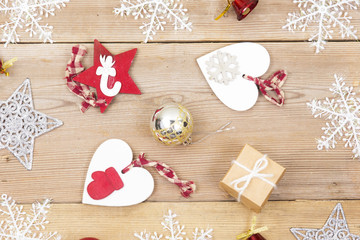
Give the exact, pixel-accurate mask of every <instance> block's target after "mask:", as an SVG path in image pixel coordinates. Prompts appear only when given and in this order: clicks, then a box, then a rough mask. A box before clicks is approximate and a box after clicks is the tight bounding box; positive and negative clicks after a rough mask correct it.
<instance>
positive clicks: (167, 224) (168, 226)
mask: <svg viewBox="0 0 360 240" xmlns="http://www.w3.org/2000/svg"><path fill="white" fill-rule="evenodd" d="M176 217H177V215H176V214H175V213H173V212H172V211H171V210H169V212H168V214H167V215H164V221H163V222H161V225H162V226H163V229H164V230H166V231H167V233H168V234H167V235H166V236H165V238H164V239H167V240H185V239H186V240H189V238H187V237H186V232H185V231H184V229H185V226H184V225H180V223H179V221H177V220H176ZM212 232H213V229H201V230H200V229H198V228H195V231H194V232H193V236H192V238H191V239H192V240H210V239H212ZM134 236H135V237H136V238H137V239H139V240H162V239H163V235H162V234H158V233H157V232H154V233H150V232H147V231H146V230H145V231H143V232H140V233H135V234H134Z"/></svg>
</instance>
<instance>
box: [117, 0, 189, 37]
mask: <svg viewBox="0 0 360 240" xmlns="http://www.w3.org/2000/svg"><path fill="white" fill-rule="evenodd" d="M114 13H115V15H120V16H130V15H131V16H133V17H134V18H135V20H137V19H138V18H144V19H145V18H146V19H148V22H145V21H144V22H143V25H142V26H141V27H140V30H142V31H143V34H144V35H145V40H144V42H145V43H147V42H148V41H149V40H153V36H154V35H155V34H156V32H157V31H158V30H161V31H164V29H165V25H166V21H167V20H168V21H169V22H171V23H172V25H173V26H174V30H175V31H176V30H178V29H180V30H183V29H186V30H188V31H190V32H191V31H192V29H191V22H189V17H188V15H187V14H186V13H187V9H186V8H184V7H183V5H182V3H180V0H121V7H120V8H114Z"/></svg>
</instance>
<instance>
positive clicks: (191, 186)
mask: <svg viewBox="0 0 360 240" xmlns="http://www.w3.org/2000/svg"><path fill="white" fill-rule="evenodd" d="M133 167H153V168H155V169H156V171H157V172H158V173H159V174H160V176H162V177H164V178H166V179H167V180H168V181H169V182H171V183H173V184H175V185H176V186H178V187H179V188H180V192H181V195H182V196H183V197H185V198H189V197H190V195H191V194H192V193H193V192H194V191H195V189H196V185H195V183H194V182H193V181H184V180H181V179H179V177H178V176H177V175H176V173H175V171H174V170H173V169H172V168H171V167H169V166H168V165H167V164H165V163H162V162H158V161H151V160H148V159H146V158H145V154H144V153H141V154H140V155H139V157H138V158H137V159H136V160H134V161H132V162H131V163H130V164H129V165H128V166H127V167H126V168H124V169H123V170H122V173H123V174H125V173H127V172H128V171H130V169H132V168H133Z"/></svg>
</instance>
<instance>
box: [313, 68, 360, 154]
mask: <svg viewBox="0 0 360 240" xmlns="http://www.w3.org/2000/svg"><path fill="white" fill-rule="evenodd" d="M332 86H333V87H332V88H330V91H331V92H332V94H333V95H334V98H333V99H329V98H325V100H323V101H320V100H317V99H314V100H312V101H311V102H310V103H307V106H308V107H310V108H311V112H312V115H313V116H314V117H315V118H317V117H320V118H324V119H326V120H329V122H327V123H326V126H325V127H323V128H322V130H323V131H324V136H322V137H321V139H319V140H318V141H317V143H318V149H319V150H321V149H324V148H325V149H331V148H335V145H336V144H337V141H338V140H343V141H344V142H345V147H351V148H353V150H352V152H353V154H354V158H360V112H359V110H360V99H359V98H357V97H356V96H355V93H354V92H353V87H347V86H345V82H344V79H343V78H342V77H339V76H337V75H335V83H333V84H332Z"/></svg>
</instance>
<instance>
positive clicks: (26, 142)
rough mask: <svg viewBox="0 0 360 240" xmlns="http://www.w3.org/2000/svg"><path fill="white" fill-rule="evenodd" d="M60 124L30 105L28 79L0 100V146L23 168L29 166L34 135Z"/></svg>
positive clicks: (29, 167)
mask: <svg viewBox="0 0 360 240" xmlns="http://www.w3.org/2000/svg"><path fill="white" fill-rule="evenodd" d="M61 125H62V122H61V121H60V120H58V119H56V118H52V117H49V116H47V115H45V114H43V113H41V112H38V111H36V110H35V109H34V105H33V100H32V96H31V86H30V80H29V79H26V80H25V81H24V82H23V84H21V85H20V86H19V87H18V88H17V89H16V90H15V92H14V93H13V94H12V95H11V96H10V97H9V98H8V100H6V101H0V149H4V148H6V149H8V150H9V151H10V152H11V153H12V154H13V155H14V156H15V157H16V158H17V159H18V160H19V161H20V163H21V164H22V165H24V167H25V168H26V169H27V170H31V168H32V161H33V151H34V141H35V138H36V137H39V136H41V135H42V134H44V133H47V132H49V131H51V130H53V129H55V128H57V127H60V126H61Z"/></svg>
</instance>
